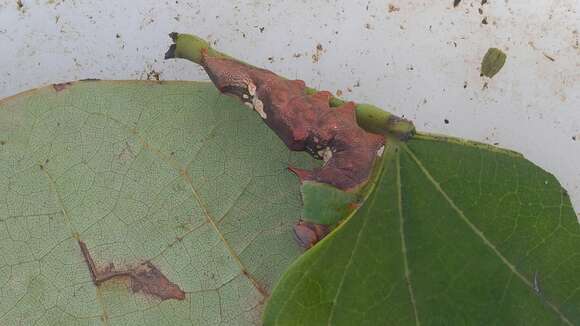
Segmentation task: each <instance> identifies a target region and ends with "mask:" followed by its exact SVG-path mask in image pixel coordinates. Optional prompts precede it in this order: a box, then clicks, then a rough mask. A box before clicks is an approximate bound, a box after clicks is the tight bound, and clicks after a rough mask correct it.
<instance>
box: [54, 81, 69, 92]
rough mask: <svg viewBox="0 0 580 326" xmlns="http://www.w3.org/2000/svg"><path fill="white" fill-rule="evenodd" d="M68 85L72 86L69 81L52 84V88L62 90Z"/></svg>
mask: <svg viewBox="0 0 580 326" xmlns="http://www.w3.org/2000/svg"><path fill="white" fill-rule="evenodd" d="M70 86H72V83H71V82H67V83H60V84H52V88H54V90H55V91H57V92H61V91H64V90H65V89H67V88H69V87H70Z"/></svg>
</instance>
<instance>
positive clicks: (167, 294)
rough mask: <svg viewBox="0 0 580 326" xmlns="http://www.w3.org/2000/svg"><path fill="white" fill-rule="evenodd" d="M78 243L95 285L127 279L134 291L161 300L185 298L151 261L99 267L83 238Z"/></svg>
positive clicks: (128, 284) (126, 281)
mask: <svg viewBox="0 0 580 326" xmlns="http://www.w3.org/2000/svg"><path fill="white" fill-rule="evenodd" d="M78 243H79V247H80V248H81V253H82V254H83V257H84V259H85V263H86V264H87V267H88V269H89V273H90V275H91V280H92V281H93V284H95V286H100V285H101V284H102V283H104V282H106V281H109V280H113V279H118V280H122V281H125V283H126V284H127V286H128V287H129V288H130V289H131V290H132V291H133V292H143V293H145V294H148V295H151V296H153V297H155V298H158V299H161V300H168V299H175V300H183V299H185V292H183V290H181V289H180V288H179V286H177V285H176V284H174V283H172V282H171V281H169V280H168V279H167V277H165V275H163V274H162V273H161V271H159V269H158V268H157V267H155V266H154V265H153V264H152V263H151V262H149V261H145V262H142V263H140V264H139V265H137V266H134V267H131V268H126V269H117V268H115V265H113V264H112V263H110V264H108V265H107V266H105V267H104V268H97V267H96V265H95V262H94V261H93V258H92V257H91V254H90V253H89V250H88V249H87V245H86V244H85V243H84V242H82V241H81V240H78Z"/></svg>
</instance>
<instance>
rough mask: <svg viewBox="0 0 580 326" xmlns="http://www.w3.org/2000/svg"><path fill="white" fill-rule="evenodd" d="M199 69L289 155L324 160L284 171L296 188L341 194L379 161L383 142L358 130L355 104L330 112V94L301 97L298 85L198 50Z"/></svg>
mask: <svg viewBox="0 0 580 326" xmlns="http://www.w3.org/2000/svg"><path fill="white" fill-rule="evenodd" d="M201 66H202V67H203V68H204V70H205V71H206V73H207V74H208V76H209V77H210V79H211V81H212V82H213V83H214V85H215V86H216V87H217V88H218V89H219V91H220V92H222V93H225V94H229V95H233V96H235V97H237V98H239V99H240V100H241V101H242V102H244V103H245V104H246V105H248V106H250V107H252V108H253V109H254V110H255V111H256V112H257V113H258V114H259V115H260V117H261V118H262V119H263V121H264V122H265V123H266V125H267V126H268V127H270V129H272V130H273V131H274V132H275V133H276V134H277V135H278V137H280V139H281V140H282V141H283V142H284V143H285V144H286V146H287V147H288V148H289V149H290V150H294V151H307V152H309V153H310V154H311V155H312V156H313V157H315V158H317V159H322V160H324V164H323V165H322V167H320V168H315V169H313V170H304V169H299V168H296V167H289V170H290V171H292V172H293V173H294V174H296V175H297V176H298V177H299V179H300V181H301V182H304V181H306V180H308V181H316V182H320V183H325V184H329V185H332V186H334V187H336V188H338V189H341V190H344V191H351V190H355V189H358V188H359V187H360V186H361V185H364V184H365V183H366V181H367V180H368V178H369V177H370V174H371V171H372V167H373V163H374V161H375V158H376V157H377V156H380V155H382V150H383V149H384V144H385V137H384V136H383V135H378V134H373V133H369V132H367V131H365V130H364V129H362V128H361V127H360V126H359V125H358V124H357V122H356V112H355V109H356V106H355V103H353V102H345V103H344V104H342V105H341V106H339V107H335V108H332V107H330V102H329V101H330V98H331V93H330V92H327V91H320V92H317V93H315V94H312V95H309V94H306V85H305V83H304V81H302V80H288V79H285V78H282V77H280V76H278V75H276V74H275V73H273V72H271V71H269V70H266V69H261V68H256V67H253V66H249V65H247V64H245V63H242V62H239V61H237V60H234V59H231V58H225V57H214V56H211V55H209V54H208V52H207V50H202V56H201Z"/></svg>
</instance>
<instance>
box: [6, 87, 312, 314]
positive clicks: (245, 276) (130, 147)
mask: <svg viewBox="0 0 580 326" xmlns="http://www.w3.org/2000/svg"><path fill="white" fill-rule="evenodd" d="M56 88H58V89H60V88H61V87H56ZM62 88H64V89H62V90H60V91H56V89H55V88H53V87H46V88H42V89H39V90H35V91H32V92H28V93H24V94H21V95H19V96H16V97H13V98H10V99H7V100H4V101H3V102H0V324H2V325H32V324H35V325H100V324H106V325H160V324H164V325H191V324H195V325H217V324H232V325H244V324H254V323H256V322H258V321H259V320H260V316H261V312H262V310H263V308H262V306H263V303H264V302H265V299H266V297H267V296H268V293H269V292H270V291H271V286H272V284H273V283H274V282H275V281H276V280H277V278H278V277H279V275H280V274H281V273H282V272H283V271H284V270H285V268H286V266H288V264H289V263H290V262H292V261H293V259H294V258H295V257H297V255H298V254H299V249H298V248H297V246H296V244H295V243H294V242H293V239H292V231H291V230H292V225H293V223H294V222H295V221H296V219H297V218H299V215H300V212H301V201H300V192H299V184H298V182H297V180H296V178H295V177H294V176H293V175H291V174H290V173H288V172H287V171H286V167H287V166H288V165H289V164H291V165H298V166H303V167H311V166H312V164H314V163H313V161H312V160H311V159H310V158H309V157H308V156H307V155H305V154H304V153H291V152H289V151H288V150H287V149H286V147H285V146H284V145H283V143H282V142H281V141H280V140H279V139H278V138H277V137H275V136H274V134H273V133H272V132H271V131H270V130H269V129H268V128H267V127H266V126H265V125H264V124H263V123H262V122H261V121H260V118H259V117H258V116H257V115H256V114H255V113H254V112H252V111H251V110H248V109H247V108H246V107H244V106H242V105H240V104H239V103H238V102H237V101H236V100H234V99H231V98H228V97H225V96H221V95H219V94H218V93H217V91H216V90H215V89H214V87H213V86H212V85H210V84H206V83H188V82H163V83H158V82H80V83H74V84H72V85H68V86H67V85H65V86H63V87H62ZM77 237H78V238H79V239H80V240H82V241H84V242H85V243H86V245H87V247H88V249H89V251H90V253H91V255H92V257H93V259H94V260H95V262H96V263H97V265H100V266H106V265H107V264H109V263H114V264H115V266H123V265H127V264H136V263H139V262H142V261H144V260H150V261H151V262H152V263H153V264H154V265H155V266H156V267H157V268H159V270H160V271H161V272H162V273H163V274H164V275H165V276H167V278H168V279H169V280H170V281H172V282H173V283H175V284H177V285H178V286H179V287H180V288H181V289H182V290H184V291H185V292H186V298H185V300H183V301H178V300H172V299H170V300H165V301H160V300H158V299H155V298H152V297H150V296H147V295H144V294H143V293H132V292H131V291H130V290H129V289H128V288H127V286H126V285H125V284H123V283H122V282H119V281H118V280H113V281H110V282H105V283H103V284H102V285H100V286H99V287H98V288H97V287H95V285H94V284H93V283H92V282H91V278H90V275H89V271H88V269H87V265H86V263H85V262H84V260H83V256H82V255H81V251H80V248H79V245H78V243H77V240H76V238H77Z"/></svg>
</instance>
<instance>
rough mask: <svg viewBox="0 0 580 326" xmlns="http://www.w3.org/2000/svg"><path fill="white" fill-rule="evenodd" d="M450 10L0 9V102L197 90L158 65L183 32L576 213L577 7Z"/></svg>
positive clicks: (322, 6)
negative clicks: (60, 86) (514, 163)
mask: <svg viewBox="0 0 580 326" xmlns="http://www.w3.org/2000/svg"><path fill="white" fill-rule="evenodd" d="M452 2H453V1H452V0H446V1H431V0H405V1H402V0H397V1H352V0H343V1H330V0H328V1H322V0H316V1H307V0H303V1H295V0H287V1H259V0H254V1H182V0H178V1H169V2H159V1H154V0H140V1H136V0H133V1H99V2H96V1H80V0H66V1H64V0H62V1H58V0H44V1H42V0H22V1H21V4H22V7H20V6H19V5H18V3H17V1H12V0H0V58H1V61H0V76H1V79H0V97H4V96H8V95H12V94H15V93H18V92H20V91H24V90H26V89H29V88H34V87H38V86H42V85H45V84H49V83H55V82H62V81H69V80H75V79H83V78H101V79H145V78H148V77H153V76H154V75H155V74H156V73H158V74H159V77H160V78H161V79H165V80H171V79H185V80H197V79H206V77H205V75H204V74H203V73H202V71H201V70H200V69H199V68H198V67H195V66H194V65H192V64H190V63H188V62H184V61H175V60H172V61H164V60H163V54H164V52H165V50H166V49H167V46H168V45H169V43H170V40H169V38H168V37H167V34H168V33H170V32H173V31H177V32H189V33H194V34H197V35H200V36H202V37H206V38H208V39H210V40H212V41H215V46H216V47H217V48H218V49H219V50H222V51H224V52H226V53H230V54H232V55H234V56H236V57H239V58H241V59H243V60H245V61H248V62H251V63H253V64H256V65H260V66H264V67H267V68H268V69H271V70H273V71H276V72H278V73H280V74H282V75H285V76H287V77H290V78H300V79H304V80H305V81H306V82H307V83H308V84H309V85H311V86H314V87H317V88H320V89H328V90H331V91H333V92H336V91H337V90H340V91H341V92H342V93H343V95H342V96H343V97H344V98H347V99H352V100H356V101H361V102H369V103H373V104H376V105H379V106H381V107H383V108H385V109H388V110H391V111H394V112H396V113H398V114H400V115H404V116H406V117H408V118H411V119H413V120H414V121H415V122H416V124H417V126H418V128H419V129H421V130H424V131H429V132H436V133H444V134H448V135H452V136H458V137H464V138H469V139H473V140H478V141H483V142H487V143H491V144H499V145H500V146H502V147H505V148H509V149H512V150H516V151H519V152H521V153H523V154H525V155H526V156H527V157H528V158H529V159H530V160H532V161H533V162H535V163H537V164H539V165H540V166H542V167H543V168H545V169H547V170H548V171H550V172H552V173H554V174H555V175H556V176H557V177H558V178H559V179H560V180H561V182H562V184H563V185H564V186H565V187H566V188H567V189H568V190H569V192H570V194H571V196H572V198H573V201H574V204H575V207H576V209H577V211H578V210H580V46H579V37H580V35H579V33H580V1H578V0H534V1H528V0H509V1H508V0H501V1H498V0H489V1H487V3H486V4H483V5H482V4H481V1H479V0H478V1H468V0H463V1H461V3H460V4H459V5H458V6H457V7H456V8H453V5H452ZM19 7H20V8H19ZM480 9H481V10H480ZM485 17H487V24H483V23H482V20H483V19H484V18H485ZM318 44H320V45H321V46H322V51H317V50H316V47H317V45H318ZM489 47H498V48H501V49H503V50H504V51H505V52H506V53H507V55H508V61H507V63H506V65H505V67H504V68H503V70H502V71H500V73H499V74H498V75H496V76H495V77H494V78H493V80H486V79H484V78H482V77H480V73H479V66H480V62H481V58H482V57H483V55H484V53H485V51H486V50H487V49H488V48H489ZM313 55H315V56H316V57H317V60H314V59H313ZM550 58H552V59H550ZM486 82H487V87H484V85H485V83H486ZM445 121H447V122H448V123H445ZM575 139H576V140H575Z"/></svg>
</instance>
